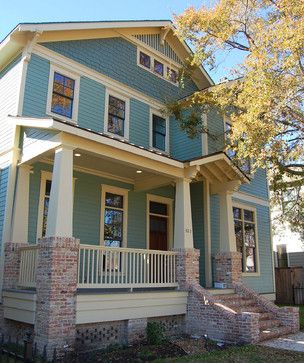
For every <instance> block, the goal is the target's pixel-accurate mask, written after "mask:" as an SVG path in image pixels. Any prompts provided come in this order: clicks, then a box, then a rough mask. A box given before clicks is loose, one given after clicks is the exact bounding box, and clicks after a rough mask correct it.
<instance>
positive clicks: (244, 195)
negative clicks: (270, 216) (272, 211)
mask: <svg viewBox="0 0 304 363" xmlns="http://www.w3.org/2000/svg"><path fill="white" fill-rule="evenodd" d="M232 197H233V198H237V199H241V200H243V201H245V202H250V203H254V204H259V205H262V206H264V207H269V206H270V203H269V201H268V200H266V199H262V198H260V197H255V196H253V195H250V194H247V193H244V192H234V193H233V195H232Z"/></svg>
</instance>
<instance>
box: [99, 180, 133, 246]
mask: <svg viewBox="0 0 304 363" xmlns="http://www.w3.org/2000/svg"><path fill="white" fill-rule="evenodd" d="M102 190H103V191H102V221H101V223H102V228H101V230H102V233H103V235H102V236H101V237H102V243H103V244H104V245H105V246H106V247H123V246H124V245H125V243H126V238H127V235H126V234H127V204H128V194H127V193H128V191H127V190H125V189H120V188H114V187H110V186H106V185H104V186H103V187H102Z"/></svg>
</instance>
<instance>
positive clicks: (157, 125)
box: [153, 115, 166, 135]
mask: <svg viewBox="0 0 304 363" xmlns="http://www.w3.org/2000/svg"><path fill="white" fill-rule="evenodd" d="M153 131H157V132H159V133H161V134H163V135H166V120H165V119H164V118H163V117H160V116H157V115H153Z"/></svg>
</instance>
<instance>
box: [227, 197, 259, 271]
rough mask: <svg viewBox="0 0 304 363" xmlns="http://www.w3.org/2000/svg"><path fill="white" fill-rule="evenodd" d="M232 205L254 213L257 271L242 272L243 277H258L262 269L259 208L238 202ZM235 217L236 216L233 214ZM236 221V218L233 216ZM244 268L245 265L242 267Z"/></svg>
mask: <svg viewBox="0 0 304 363" xmlns="http://www.w3.org/2000/svg"><path fill="white" fill-rule="evenodd" d="M232 206H233V207H236V208H241V209H247V210H250V211H252V212H253V213H254V221H253V223H254V229H255V262H256V271H255V272H242V276H243V277H258V276H260V275H261V269H260V253H259V236H258V220H257V210H256V208H255V207H252V206H251V205H248V204H244V203H238V202H234V201H233V202H232ZM233 217H234V216H233ZM242 222H243V223H244V219H242ZM233 223H234V218H233ZM242 268H243V267H242Z"/></svg>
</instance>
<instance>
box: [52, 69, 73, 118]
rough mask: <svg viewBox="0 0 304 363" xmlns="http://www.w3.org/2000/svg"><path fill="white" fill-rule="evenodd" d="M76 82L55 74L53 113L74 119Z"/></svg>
mask: <svg viewBox="0 0 304 363" xmlns="http://www.w3.org/2000/svg"><path fill="white" fill-rule="evenodd" d="M74 88H75V80H74V79H72V78H69V77H66V76H64V75H62V74H60V73H57V72H55V73H54V83H53V95H52V108H51V111H52V112H54V113H58V115H62V116H65V117H68V118H72V112H73V101H74Z"/></svg>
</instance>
